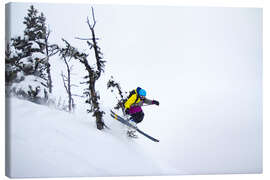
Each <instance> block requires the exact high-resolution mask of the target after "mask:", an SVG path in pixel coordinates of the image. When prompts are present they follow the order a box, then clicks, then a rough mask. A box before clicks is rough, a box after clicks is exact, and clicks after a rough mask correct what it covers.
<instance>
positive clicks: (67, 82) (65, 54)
mask: <svg viewBox="0 0 270 180" xmlns="http://www.w3.org/2000/svg"><path fill="white" fill-rule="evenodd" d="M63 41H64V42H65V44H66V47H65V48H61V49H60V55H61V58H62V59H63V60H64V62H65V65H66V68H67V76H65V75H64V73H63V72H62V73H61V76H62V80H63V83H64V87H65V89H66V92H67V94H68V111H69V112H71V111H72V110H73V107H74V100H73V98H72V93H71V87H72V85H71V69H72V66H70V65H69V62H70V60H71V58H73V53H74V50H75V48H73V47H71V46H70V44H69V43H68V42H67V41H66V40H64V39H63ZM67 58H68V59H67Z"/></svg>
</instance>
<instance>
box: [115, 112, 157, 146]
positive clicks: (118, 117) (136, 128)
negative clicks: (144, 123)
mask: <svg viewBox="0 0 270 180" xmlns="http://www.w3.org/2000/svg"><path fill="white" fill-rule="evenodd" d="M111 116H112V118H114V119H116V120H118V121H119V122H121V123H123V124H125V125H126V126H128V127H131V128H133V129H135V130H136V131H137V132H139V133H140V134H142V135H143V136H145V137H147V138H148V139H150V140H152V141H154V142H159V140H158V139H155V138H153V137H152V136H150V135H148V134H146V133H145V132H143V131H142V130H140V129H139V128H138V127H135V126H133V125H132V124H130V123H129V122H128V121H127V120H125V119H124V118H122V117H121V116H119V115H117V114H116V113H115V112H113V111H112V110H111Z"/></svg>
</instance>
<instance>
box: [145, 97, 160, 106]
mask: <svg viewBox="0 0 270 180" xmlns="http://www.w3.org/2000/svg"><path fill="white" fill-rule="evenodd" d="M143 102H144V103H145V104H149V105H151V104H155V105H159V102H158V101H156V100H150V99H146V98H145V99H144V100H143Z"/></svg>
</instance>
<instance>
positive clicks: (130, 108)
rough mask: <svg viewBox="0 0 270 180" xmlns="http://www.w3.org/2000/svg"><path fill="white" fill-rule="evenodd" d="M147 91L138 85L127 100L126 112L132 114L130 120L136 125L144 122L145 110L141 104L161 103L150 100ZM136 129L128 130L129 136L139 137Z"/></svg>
mask: <svg viewBox="0 0 270 180" xmlns="http://www.w3.org/2000/svg"><path fill="white" fill-rule="evenodd" d="M145 96H146V91H145V90H144V89H142V88H140V87H137V88H136V89H134V90H133V91H131V93H130V95H129V97H128V99H127V101H126V102H125V104H124V105H125V113H126V114H128V115H130V116H131V118H130V120H129V122H130V123H131V124H132V125H134V126H137V124H138V123H140V122H142V120H143V118H144V113H143V110H142V108H141V106H143V104H144V103H145V104H148V105H151V104H155V105H157V106H158V105H159V102H158V101H156V100H149V99H147V98H146V97H145ZM135 132H136V131H134V130H131V129H129V130H128V131H127V134H128V136H131V137H137V136H136V135H135V134H134V133H135Z"/></svg>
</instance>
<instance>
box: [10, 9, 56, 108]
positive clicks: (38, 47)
mask: <svg viewBox="0 0 270 180" xmlns="http://www.w3.org/2000/svg"><path fill="white" fill-rule="evenodd" d="M45 21H46V18H45V16H44V14H43V13H41V14H40V15H39V14H38V10H37V9H35V8H34V6H33V5H31V6H30V8H29V9H28V13H27V16H26V17H25V18H24V21H23V23H24V24H25V26H26V28H25V30H24V37H16V38H12V39H11V42H10V43H9V45H8V48H7V50H6V66H9V65H11V66H14V67H16V68H15V69H16V71H12V72H16V73H15V75H14V73H13V75H12V76H10V73H9V72H8V71H6V77H7V76H8V77H10V78H9V79H8V81H9V82H12V85H11V86H10V89H11V91H12V92H14V93H15V94H16V95H19V96H23V97H25V98H27V99H29V100H31V101H34V102H38V103H44V102H46V101H47V100H48V92H49V84H51V82H50V83H49V80H48V77H50V75H48V73H50V71H48V67H50V65H49V51H48V49H49V48H48V46H49V45H48V32H47V27H46V23H45ZM10 49H12V50H10ZM54 50H55V49H54ZM51 54H52V53H51ZM8 69H9V71H10V69H11V68H8ZM8 74H9V75H8ZM11 74H12V73H11ZM14 77H15V79H14Z"/></svg>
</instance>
